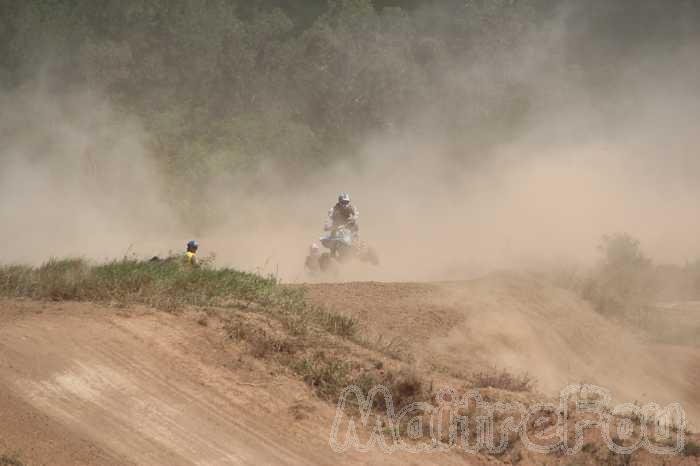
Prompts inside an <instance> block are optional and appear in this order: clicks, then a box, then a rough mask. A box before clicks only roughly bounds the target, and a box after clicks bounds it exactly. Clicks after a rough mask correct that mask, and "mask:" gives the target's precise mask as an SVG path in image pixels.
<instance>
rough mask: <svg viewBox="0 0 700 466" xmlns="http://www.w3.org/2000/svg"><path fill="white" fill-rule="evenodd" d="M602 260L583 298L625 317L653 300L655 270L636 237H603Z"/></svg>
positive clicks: (597, 306) (601, 309)
mask: <svg viewBox="0 0 700 466" xmlns="http://www.w3.org/2000/svg"><path fill="white" fill-rule="evenodd" d="M598 249H599V251H600V252H601V255H602V260H601V263H600V265H599V266H598V268H597V270H596V271H595V272H594V273H593V274H592V275H591V276H590V277H589V278H588V280H587V281H586V283H585V284H584V287H583V296H584V298H586V299H588V300H589V301H591V302H592V303H593V304H594V306H595V307H596V309H598V311H600V312H601V313H603V314H608V315H613V314H617V315H618V316H623V315H625V314H626V313H630V312H634V311H639V310H640V309H641V308H642V307H643V306H645V305H648V304H649V303H650V302H651V301H652V299H653V296H654V295H653V293H654V291H655V290H656V288H657V287H656V286H655V282H654V280H655V275H654V269H653V267H652V264H651V260H649V259H648V258H647V257H646V256H645V254H644V253H643V251H642V248H641V245H640V243H639V241H638V240H637V239H635V238H634V237H632V236H631V235H629V234H627V233H620V234H615V235H612V236H604V237H603V238H602V240H601V243H600V245H599V247H598Z"/></svg>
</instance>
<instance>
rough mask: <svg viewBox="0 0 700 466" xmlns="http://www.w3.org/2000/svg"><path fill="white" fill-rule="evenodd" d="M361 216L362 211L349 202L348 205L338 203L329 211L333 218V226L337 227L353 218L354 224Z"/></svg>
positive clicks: (331, 218) (330, 216)
mask: <svg viewBox="0 0 700 466" xmlns="http://www.w3.org/2000/svg"><path fill="white" fill-rule="evenodd" d="M359 216H360V213H359V212H358V211H357V209H356V208H355V206H353V205H352V204H348V205H346V206H344V205H342V204H340V203H337V204H336V205H335V206H333V208H332V209H331V210H330V211H329V212H328V217H329V219H330V220H331V223H332V225H333V227H336V226H338V225H344V224H346V223H348V222H350V221H351V220H352V223H353V224H356V222H357V218H358V217H359Z"/></svg>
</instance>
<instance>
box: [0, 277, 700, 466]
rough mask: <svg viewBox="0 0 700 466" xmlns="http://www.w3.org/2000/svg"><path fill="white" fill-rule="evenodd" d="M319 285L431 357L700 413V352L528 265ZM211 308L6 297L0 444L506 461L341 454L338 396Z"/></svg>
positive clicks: (331, 302) (325, 295)
mask: <svg viewBox="0 0 700 466" xmlns="http://www.w3.org/2000/svg"><path fill="white" fill-rule="evenodd" d="M309 296H310V299H312V300H313V301H314V302H316V303H319V304H324V305H328V306H331V307H333V308H334V309H337V310H341V311H344V312H347V313H349V314H352V315H355V316H357V317H358V318H359V319H360V321H361V323H362V326H363V327H364V331H365V332H366V333H367V334H369V335H370V336H372V337H373V338H377V339H379V338H381V341H384V342H392V341H393V342H394V344H395V345H396V346H397V347H399V346H400V347H402V348H403V349H404V350H405V351H408V352H410V353H411V354H412V355H413V356H414V357H415V359H416V364H417V365H418V366H420V367H421V368H423V369H426V370H433V371H440V372H441V373H453V374H465V373H468V372H469V371H471V370H475V369H478V368H482V367H487V366H490V365H497V366H499V367H503V368H507V369H509V370H514V371H518V370H524V371H527V372H529V373H531V374H533V375H534V376H535V377H536V378H537V380H538V389H539V390H541V391H542V392H544V393H545V394H548V395H549V394H552V395H556V394H557V393H558V390H560V389H561V388H563V387H564V386H565V385H566V384H567V383H578V382H582V381H585V382H592V383H597V384H599V385H601V386H603V387H605V388H608V389H610V390H611V391H612V392H613V395H614V396H615V397H616V398H617V399H620V400H622V401H635V400H638V401H644V400H646V399H649V400H654V401H657V402H659V403H668V402H670V401H680V402H681V403H682V404H683V407H684V408H685V410H686V412H688V414H689V416H690V417H691V421H693V422H696V421H694V419H698V418H697V415H698V413H700V398H699V396H698V392H697V390H696V387H697V386H698V384H700V350H698V349H697V348H694V347H689V346H687V347H683V346H672V345H661V344H656V343H653V342H651V341H648V340H647V339H645V337H644V335H641V334H637V333H633V332H631V331H629V330H628V329H624V328H621V327H618V326H615V325H614V324H611V323H610V322H608V321H606V320H604V319H602V318H600V316H598V315H597V314H595V313H594V312H593V311H592V310H591V309H590V308H589V307H588V306H587V304H586V303H584V302H581V301H580V300H578V299H577V298H576V297H574V296H573V295H572V294H570V293H568V292H566V291H564V290H559V289H556V288H553V287H551V286H549V285H547V284H544V283H540V282H537V281H536V280H533V279H531V278H527V277H522V276H517V275H512V274H501V275H496V276H492V277H488V278H485V279H482V280H476V281H472V282H462V283H437V284H379V283H350V284H337V285H312V286H310V287H309ZM204 315H205V314H204V311H201V310H192V311H189V312H186V313H185V314H184V315H177V316H176V315H172V314H167V313H163V312H157V311H152V310H149V309H145V308H113V307H104V306H97V305H93V304H88V303H39V302H33V301H10V300H5V301H0V420H1V421H2V428H1V429H0V453H15V452H16V453H18V455H19V457H20V458H21V459H22V461H23V462H24V463H25V464H27V465H34V464H46V465H49V464H50V465H74V464H78V465H118V464H119V465H121V464H139V465H140V464H144V465H192V464H198V465H233V464H270V465H272V464H318V465H323V464H329V465H330V464H368V465H370V464H401V465H405V464H416V465H417V464H420V465H424V464H440V465H447V464H484V463H487V462H488V463H501V462H502V461H505V462H506V463H507V462H508V461H510V460H508V459H504V458H500V459H498V460H497V459H496V458H485V457H481V456H468V455H464V454H459V453H454V452H453V453H449V454H431V455H410V454H407V453H406V454H403V453H396V454H393V455H382V454H381V453H380V452H370V453H368V454H362V453H358V452H351V453H347V454H342V455H339V454H336V453H334V452H333V451H332V450H331V448H330V447H329V444H328V436H329V432H330V427H331V423H332V420H333V415H334V413H335V410H334V406H332V405H331V404H328V403H325V402H322V401H320V400H318V399H316V398H314V396H313V395H312V394H311V392H310V391H309V389H308V388H307V387H306V386H305V385H304V384H303V383H302V382H300V381H298V380H296V379H295V378H294V377H292V376H291V375H289V374H288V373H285V372H284V371H280V370H278V369H275V368H273V367H271V366H269V367H268V366H266V364H265V362H264V361H260V360H253V359H251V358H246V356H245V355H244V354H243V353H242V352H241V351H240V349H237V347H236V345H233V344H230V342H227V341H226V339H225V337H224V334H223V331H222V329H221V328H220V326H219V325H218V324H217V323H216V322H215V321H214V320H210V321H207V320H206V319H204V320H203V319H202V316H204ZM521 464H524V463H521ZM538 464H539V463H538ZM673 464H695V458H687V459H685V460H684V462H681V463H673Z"/></svg>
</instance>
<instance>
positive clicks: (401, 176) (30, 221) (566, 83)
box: [0, 11, 700, 282]
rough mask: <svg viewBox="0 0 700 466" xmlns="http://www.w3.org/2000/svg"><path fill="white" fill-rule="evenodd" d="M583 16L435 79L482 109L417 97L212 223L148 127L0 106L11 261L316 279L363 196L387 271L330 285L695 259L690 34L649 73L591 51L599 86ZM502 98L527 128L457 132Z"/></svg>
mask: <svg viewBox="0 0 700 466" xmlns="http://www.w3.org/2000/svg"><path fill="white" fill-rule="evenodd" d="M572 14H578V13H576V12H573V13H572V12H570V11H569V12H567V13H566V14H564V13H562V14H561V15H560V16H559V17H557V18H554V19H553V20H552V22H551V24H550V25H549V26H548V27H547V28H544V30H543V31H541V32H540V33H539V34H538V35H537V36H536V37H528V38H525V39H524V40H523V42H524V45H522V46H521V47H520V48H519V49H518V50H517V51H516V52H514V54H513V55H512V56H509V57H503V59H501V60H497V59H493V60H487V61H484V59H483V58H482V59H479V58H477V59H476V61H475V62H474V63H473V64H470V63H464V64H462V63H460V64H453V65H452V66H450V67H449V69H445V70H440V71H444V72H443V73H439V72H438V73H436V75H442V77H441V78H440V79H439V80H437V81H436V90H435V92H436V94H438V95H439V94H441V93H442V95H440V98H439V99H436V100H437V101H439V102H443V103H444V102H445V101H449V100H450V97H449V93H450V92H457V91H460V90H462V91H465V89H466V91H465V92H467V91H468V92H467V93H466V94H464V95H474V96H476V97H475V99H476V100H474V101H473V102H472V101H461V104H463V105H462V106H460V107H459V108H451V109H449V110H446V109H445V108H444V106H441V105H438V104H436V105H435V107H434V108H416V107H415V106H412V105H411V103H410V102H407V103H406V109H405V111H406V113H407V115H408V116H407V117H406V121H407V123H405V124H404V125H402V128H400V129H395V128H393V129H392V128H388V129H386V128H385V129H382V130H378V131H377V133H376V134H374V135H371V136H370V137H368V138H367V140H366V143H365V144H364V146H363V147H361V148H359V150H358V151H357V154H356V155H355V156H354V157H352V158H351V159H348V160H347V161H344V162H340V163H336V164H334V165H333V166H330V167H323V168H322V169H321V168H320V169H319V170H318V171H317V172H315V173H308V174H306V176H305V177H304V179H298V180H289V179H286V177H285V172H284V171H283V170H281V169H279V168H278V167H277V166H276V165H275V163H274V162H268V163H267V165H265V166H264V167H261V169H260V173H261V179H262V182H260V183H259V184H256V185H253V186H251V185H250V184H249V183H246V182H245V180H242V179H239V178H238V177H237V176H236V175H231V174H221V175H217V176H216V177H214V178H212V179H211V180H209V182H208V183H207V185H208V186H207V188H206V191H205V192H206V195H205V197H204V198H202V199H199V200H198V205H196V206H195V207H194V208H203V209H204V208H205V209H207V210H208V211H211V212H216V214H217V215H216V218H218V219H220V221H218V222H217V223H216V224H207V225H199V226H198V225H192V224H191V223H188V222H187V220H186V219H183V218H181V213H178V212H176V211H175V210H174V209H173V207H172V205H173V201H174V198H177V196H178V189H177V187H174V188H173V187H167V186H166V183H165V177H164V175H163V173H162V170H163V168H162V166H161V165H159V164H158V163H156V161H155V160H153V157H152V155H151V154H150V153H149V150H148V148H147V147H148V145H147V144H146V142H145V141H146V135H145V134H144V131H143V129H142V123H143V122H140V121H138V120H137V119H136V118H128V117H125V116H124V115H123V114H122V113H117V112H114V111H112V110H111V109H110V105H109V103H108V102H107V101H106V100H104V99H103V98H101V97H100V96H99V94H97V93H95V92H89V91H85V92H76V93H72V94H69V95H66V94H61V95H56V93H54V92H52V91H50V90H48V89H47V88H46V87H48V86H45V85H44V84H42V83H41V82H40V83H38V84H37V83H34V84H29V85H27V86H25V88H24V90H22V91H20V92H13V93H12V94H11V95H7V94H5V95H2V96H0V107H1V108H2V113H1V114H0V135H2V146H1V147H0V163H1V166H2V168H1V170H0V218H2V219H3V222H2V226H1V227H0V242H1V243H2V244H4V245H5V249H6V251H5V254H4V257H3V262H30V263H39V262H41V261H43V260H46V259H47V258H48V257H50V256H85V257H89V258H93V259H96V260H103V259H107V258H117V257H121V256H123V255H124V254H130V253H134V254H137V255H139V256H142V257H148V256H151V255H154V254H167V253H168V252H170V251H175V252H178V251H180V250H181V249H182V248H183V245H184V243H185V242H186V241H187V240H188V239H191V238H195V237H196V238H197V239H199V240H200V242H201V244H202V248H201V253H202V254H203V255H207V254H209V253H215V254H216V256H217V263H218V264H220V265H227V266H235V267H239V268H242V269H245V270H257V271H262V272H264V273H276V274H278V275H279V276H280V277H281V278H282V279H283V280H285V281H295V282H296V281H306V280H309V277H308V276H307V275H306V274H305V272H304V270H303V265H302V264H303V259H304V256H305V254H306V251H307V248H308V246H309V245H310V244H311V242H313V241H314V240H317V239H318V237H319V236H320V235H321V234H322V226H323V222H324V220H325V216H326V212H327V211H328V209H329V208H330V207H331V206H332V205H333V203H334V202H335V197H336V196H337V193H338V192H339V191H348V192H350V193H351V195H352V196H353V199H354V202H355V204H356V205H357V207H358V208H359V210H360V226H361V233H362V236H363V238H364V239H365V240H366V241H368V242H369V243H370V244H372V245H373V246H374V247H376V249H377V250H378V252H379V255H380V258H381V262H382V263H381V265H380V266H379V267H377V268H372V267H369V266H367V267H365V266H359V265H358V266H351V267H349V268H348V269H347V270H345V271H343V273H342V275H340V276H337V277H331V278H330V279H331V280H386V281H407V280H446V279H459V278H469V277H474V276H477V275H481V274H483V273H485V272H488V271H490V270H494V269H505V268H520V267H528V266H532V265H541V264H560V263H584V264H585V263H590V262H591V261H593V260H594V259H595V254H596V249H595V246H596V244H597V242H598V240H599V238H600V237H601V235H603V234H607V233H611V232H618V231H628V232H630V233H631V234H633V235H635V236H636V237H638V238H639V239H640V240H641V242H642V244H643V247H644V248H645V250H646V251H647V253H648V254H649V255H650V256H651V257H652V258H654V259H655V260H657V261H662V262H663V261H668V262H676V263H679V262H684V261H686V260H690V259H695V258H697V257H700V244H699V243H698V241H697V237H698V232H700V216H698V215H697V200H698V198H699V196H700V185H698V183H697V180H698V175H700V158H699V157H698V154H697V147H698V143H699V142H700V141H699V140H700V136H698V132H697V130H696V122H697V121H698V117H699V116H700V89H699V88H698V84H697V82H695V80H694V77H696V76H697V75H698V74H699V73H698V71H700V70H699V69H698V67H699V66H700V65H699V64H698V61H697V59H694V58H693V57H697V56H698V55H697V53H698V51H700V46H699V45H698V42H697V40H695V39H693V38H688V39H687V40H686V41H685V42H683V43H682V44H681V45H680V46H678V47H675V48H674V49H673V50H672V51H671V52H668V51H667V50H661V51H654V49H645V53H646V55H644V59H643V60H637V59H636V58H634V57H633V58H630V60H629V61H627V62H622V63H620V62H615V63H611V62H609V61H608V60H609V59H608V58H607V57H605V56H601V58H600V61H599V62H596V59H595V57H594V58H593V59H592V61H590V62H589V63H594V64H596V65H597V66H598V67H599V68H600V69H601V70H603V69H604V70H608V72H607V73H608V74H605V75H604V76H606V79H607V80H608V81H606V85H605V86H602V87H601V86H600V85H599V84H597V83H596V82H590V81H591V79H588V78H589V77H590V74H587V73H586V72H583V71H581V70H578V69H577V68H576V66H573V65H571V66H569V65H568V64H567V63H566V53H567V51H566V50H565V48H566V47H571V44H570V43H571V41H576V42H581V43H583V42H585V40H587V39H588V37H582V38H581V37H578V36H575V35H574V33H573V32H572V31H571V30H568V29H567V27H568V26H567V25H571V24H572V23H576V21H575V20H576V18H574V20H573V21H572V19H571V18H570V15H572ZM567 15H569V16H567ZM572 37H573V39H572ZM564 38H568V39H567V40H564ZM567 41H568V42H567ZM567 43H568V44H569V45H566V44H567ZM506 58H507V59H506ZM610 69H612V72H609V70H610ZM594 75H595V76H598V75H597V74H594ZM47 79H48V78H47ZM436 79H437V78H436ZM508 86H517V87H518V89H520V91H519V92H520V94H524V95H525V98H526V101H527V105H526V110H524V112H525V115H526V116H525V117H524V118H522V122H521V123H520V124H518V125H515V126H508V125H504V124H502V122H500V121H497V122H493V123H483V122H481V123H479V126H478V132H475V134H474V135H466V136H465V135H459V134H454V132H453V131H451V130H450V122H451V121H452V120H454V119H460V118H461V119H462V120H473V121H479V118H481V116H483V115H493V114H498V112H499V111H501V112H505V113H506V115H504V117H508V116H509V115H507V112H510V111H514V110H512V108H511V107H508V108H507V109H506V110H503V109H502V104H503V102H502V101H499V102H498V104H496V103H493V104H490V103H489V102H490V96H491V95H492V94H498V93H499V92H500V91H501V90H502V88H503V87H508ZM443 91H444V92H443ZM501 100H503V99H502V98H501ZM472 103H473V105H472ZM511 103H512V102H511ZM499 109H500V110H499Z"/></svg>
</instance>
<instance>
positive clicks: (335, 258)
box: [306, 225, 379, 273]
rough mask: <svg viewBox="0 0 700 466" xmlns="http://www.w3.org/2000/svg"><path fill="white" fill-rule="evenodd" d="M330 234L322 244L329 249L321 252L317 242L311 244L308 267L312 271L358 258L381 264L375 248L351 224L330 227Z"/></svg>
mask: <svg viewBox="0 0 700 466" xmlns="http://www.w3.org/2000/svg"><path fill="white" fill-rule="evenodd" d="M328 229H329V230H330V232H329V234H328V235H326V236H324V237H323V238H321V244H322V245H323V246H324V247H325V248H327V249H328V251H326V252H323V253H322V252H321V250H320V248H319V247H318V245H317V244H313V245H312V246H311V250H310V252H309V255H308V256H307V258H306V268H307V269H308V270H310V271H311V272H312V273H315V272H328V271H330V270H333V269H334V268H335V267H336V266H337V264H343V263H346V262H348V261H350V260H353V259H356V260H359V261H360V262H365V263H369V264H372V265H379V256H378V255H377V252H376V251H375V250H374V248H372V247H370V246H369V245H368V244H367V243H366V242H364V241H362V240H361V239H360V238H359V237H358V236H357V234H356V233H354V232H353V230H352V229H351V228H350V226H349V225H339V226H336V227H333V228H328Z"/></svg>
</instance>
